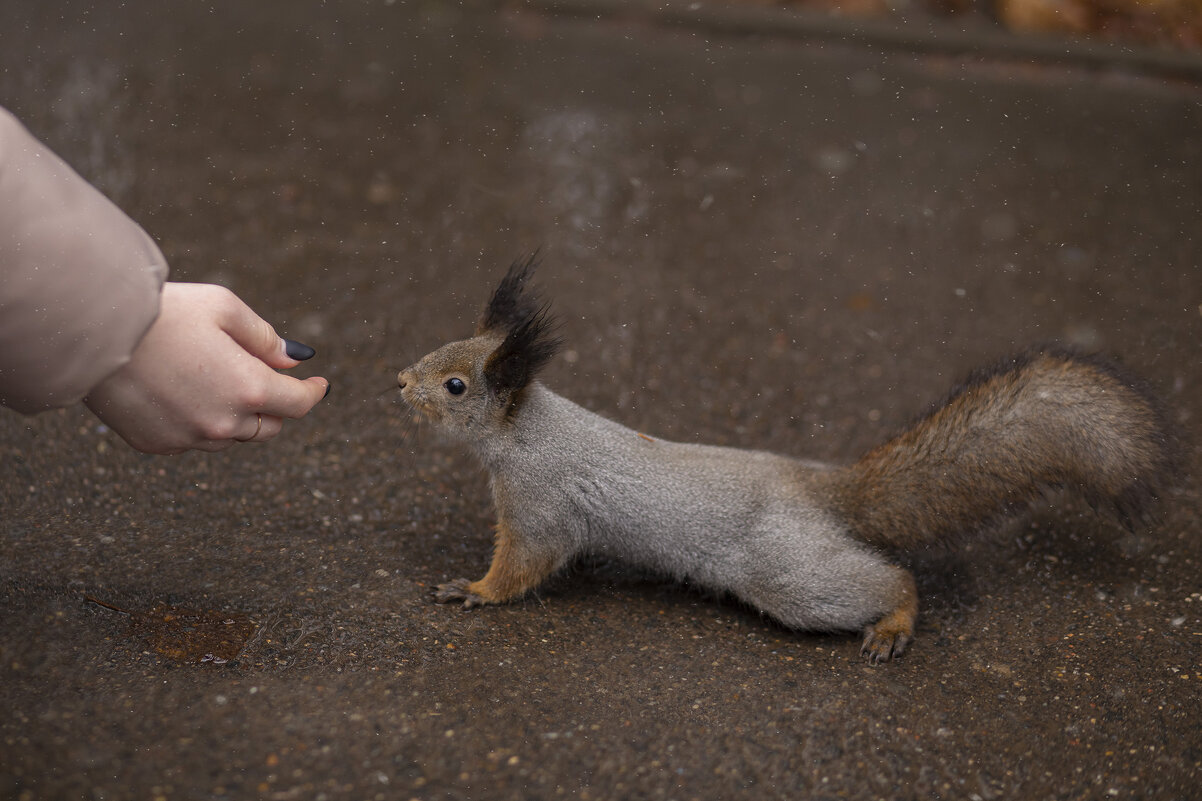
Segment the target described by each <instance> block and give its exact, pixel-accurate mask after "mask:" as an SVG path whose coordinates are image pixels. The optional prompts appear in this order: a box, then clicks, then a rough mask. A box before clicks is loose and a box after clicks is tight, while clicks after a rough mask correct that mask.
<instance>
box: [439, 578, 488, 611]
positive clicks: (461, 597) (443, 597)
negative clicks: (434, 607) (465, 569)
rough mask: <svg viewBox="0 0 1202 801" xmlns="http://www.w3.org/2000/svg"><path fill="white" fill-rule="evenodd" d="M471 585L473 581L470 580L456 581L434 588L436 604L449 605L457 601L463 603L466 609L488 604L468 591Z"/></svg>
mask: <svg viewBox="0 0 1202 801" xmlns="http://www.w3.org/2000/svg"><path fill="white" fill-rule="evenodd" d="M470 584H471V581H469V580H468V579H455V580H454V581H448V582H447V583H446V584H439V585H438V586H437V587H435V588H434V593H433V596H434V602H435V603H440V604H449V603H454V602H455V601H462V602H463V608H464V609H471V608H473V607H476V606H483V605H484V604H485V603H487V602H486V601H485V600H484V599H483V598H481V597H480V596H479V595H477V594H476V593H474V592H472V591H471V590H470V589H468V585H470Z"/></svg>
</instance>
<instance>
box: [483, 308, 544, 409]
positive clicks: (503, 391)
mask: <svg viewBox="0 0 1202 801" xmlns="http://www.w3.org/2000/svg"><path fill="white" fill-rule="evenodd" d="M555 327H556V323H555V320H554V318H553V317H552V316H551V314H550V312H549V311H548V309H547V307H546V306H543V307H541V308H537V309H535V310H533V311H532V312H530V314H529V316H527V317H526V318H525V319H522V320H520V321H518V322H517V324H516V325H515V326H513V327H511V328H510V329H509V333H508V334H506V335H505V340H504V341H503V342H502V343H501V344H500V345H498V346H497V349H496V350H494V351H493V352H492V354H491V355H490V356H489V357H488V360H487V361H485V363H484V380H485V382H486V383H487V384H488V386H489V388H490V389H491V390H492V391H493V392H494V393H495V394H497V395H509V396H512V395H513V394H514V393H515V392H518V391H519V390H521V389H522V388H523V387H525V386H526V385H527V384H529V383H530V380H531V379H532V378H534V376H535V374H536V373H538V371H539V370H541V369H542V368H543V366H544V365H545V364H546V363H547V362H549V361H551V357H553V356H554V355H555V352H556V351H557V350H559V346H560V344H561V342H560V339H559V337H557V336H556V335H555Z"/></svg>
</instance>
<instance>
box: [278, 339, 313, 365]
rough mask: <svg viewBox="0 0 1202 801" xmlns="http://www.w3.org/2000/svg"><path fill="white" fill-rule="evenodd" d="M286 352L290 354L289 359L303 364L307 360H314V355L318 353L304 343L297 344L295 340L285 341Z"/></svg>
mask: <svg viewBox="0 0 1202 801" xmlns="http://www.w3.org/2000/svg"><path fill="white" fill-rule="evenodd" d="M284 352H285V353H287V354H288V358H289V359H296V360H297V361H298V362H303V361H304V360H305V359H312V358H313V354H315V353H317V351H315V350H313V348H311V347H309V346H308V345H306V344H304V343H303V342H297V341H296V340H293V339H285V340H284Z"/></svg>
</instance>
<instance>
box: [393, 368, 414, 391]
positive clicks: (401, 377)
mask: <svg viewBox="0 0 1202 801" xmlns="http://www.w3.org/2000/svg"><path fill="white" fill-rule="evenodd" d="M411 380H412V375H411V374H410V372H409V369H408V368H406V369H404V370H402V371H401V372H399V373H397V374H396V385H397V386H398V387H400V388H401V389H404V388H405V387H406V385H408V384H409V382H410V381H411Z"/></svg>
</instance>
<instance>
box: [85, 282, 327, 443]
mask: <svg viewBox="0 0 1202 801" xmlns="http://www.w3.org/2000/svg"><path fill="white" fill-rule="evenodd" d="M289 349H291V350H292V352H293V355H294V356H300V357H301V358H308V357H309V356H311V355H312V352H311V349H309V348H307V347H305V346H304V345H299V343H291V345H289V343H286V342H285V340H283V339H281V338H280V337H279V336H278V335H277V334H276V332H275V330H274V329H273V328H272V327H271V326H270V325H269V324H268V323H267V322H265V321H264V320H263V319H262V318H261V317H259V316H258V315H257V314H255V312H254V311H252V310H251V309H250V307H249V306H247V305H246V304H245V303H243V302H242V301H241V300H239V299H238V297H237V296H236V295H234V293H233V292H230V291H229V290H228V289H225V288H223V287H220V286H216V285H213V284H180V283H171V282H168V283H166V284H164V285H163V294H162V298H161V300H160V303H159V316H158V318H157V319H156V320H155V322H154V323H153V324H152V325H151V327H150V330H149V331H147V332H146V335H145V336H144V337H143V338H142V341H141V342H140V343H139V344H138V347H137V348H136V349H135V350H134V352H133V355H132V356H131V358H130V361H129V363H127V364H126V365H125V366H123V367H121V368H120V369H118V370H117V371H116V372H115V373H113V374H112V375H110V376H109V377H108V378H106V379H105V380H104V381H102V382H100V384H98V385H97V386H96V387H94V388H93V389H92V391H91V392H90V393H89V394H88V396H87V397H86V398H84V403H85V404H87V407H88V408H89V409H91V410H92V411H93V412H94V413H95V414H96V416H97V417H99V418H100V419H101V420H102V421H104V423H105V424H106V425H108V427H109V428H111V429H113V430H114V431H116V432H117V433H118V434H120V435H121V438H122V439H124V440H125V441H126V442H128V443H129V444H130V445H132V446H133V447H134V448H137V449H138V450H140V451H144V452H146V453H160V454H170V453H182V452H184V451H187V450H192V449H196V450H205V451H219V450H223V449H225V448H228V447H229V446H231V445H233V444H234V443H235V442H264V441H266V440H269V439H271V438H273V437H274V436H275V435H276V434H278V433H280V429H281V428H282V427H283V425H284V421H283V418H285V417H290V418H299V417H304V416H305V414H307V413H308V411H309V410H310V409H311V408H313V406H314V405H316V404H317V402H318V401H320V400H321V399H322V398H324V397H325V396H326V394H327V393H328V392H329V389H330V382H329V381H327V380H326V379H324V378H320V377H317V376H314V377H312V378H307V379H305V380H303V381H301V380H298V379H295V378H292V377H290V376H286V375H282V374H280V373H277V372H276V370H279V369H287V368H289V367H296V366H297V365H298V364H300V360H299V359H296V358H293V356H289V355H288V350H289ZM298 351H302V352H298Z"/></svg>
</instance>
